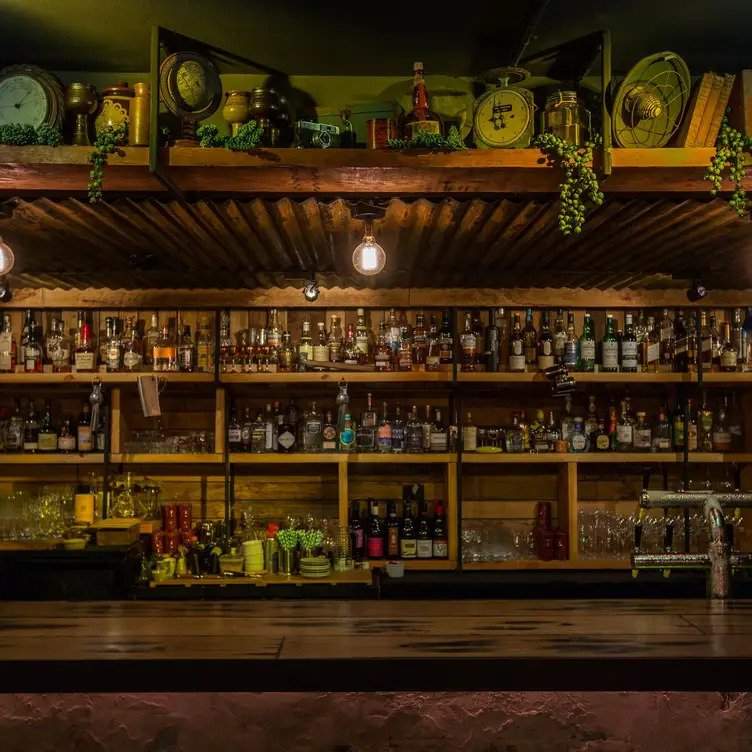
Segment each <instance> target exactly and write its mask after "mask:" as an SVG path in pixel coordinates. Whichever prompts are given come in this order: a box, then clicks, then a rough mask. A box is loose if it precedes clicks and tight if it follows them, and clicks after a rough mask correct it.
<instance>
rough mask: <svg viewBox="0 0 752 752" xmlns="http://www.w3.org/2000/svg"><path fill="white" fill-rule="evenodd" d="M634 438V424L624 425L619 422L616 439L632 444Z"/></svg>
mask: <svg viewBox="0 0 752 752" xmlns="http://www.w3.org/2000/svg"><path fill="white" fill-rule="evenodd" d="M633 439H634V436H633V433H632V426H630V425H622V424H619V425H618V426H616V441H617V442H618V443H619V444H621V445H622V446H624V445H629V446H632V441H633Z"/></svg>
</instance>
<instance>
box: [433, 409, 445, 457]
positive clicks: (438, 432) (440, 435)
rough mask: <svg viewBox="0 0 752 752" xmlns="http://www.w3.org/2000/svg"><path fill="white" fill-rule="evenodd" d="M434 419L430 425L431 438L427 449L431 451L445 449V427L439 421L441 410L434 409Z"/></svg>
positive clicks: (443, 450)
mask: <svg viewBox="0 0 752 752" xmlns="http://www.w3.org/2000/svg"><path fill="white" fill-rule="evenodd" d="M434 414H435V420H434V422H433V423H432V425H431V439H430V442H431V443H430V447H429V450H430V451H431V452H446V451H447V429H446V426H444V424H443V423H442V422H441V410H436V411H435V413H434Z"/></svg>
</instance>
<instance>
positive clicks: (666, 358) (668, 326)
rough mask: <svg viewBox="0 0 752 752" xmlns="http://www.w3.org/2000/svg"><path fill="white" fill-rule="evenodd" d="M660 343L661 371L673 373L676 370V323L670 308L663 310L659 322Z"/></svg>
mask: <svg viewBox="0 0 752 752" xmlns="http://www.w3.org/2000/svg"><path fill="white" fill-rule="evenodd" d="M658 341H659V348H660V367H661V370H663V371H671V370H673V368H674V322H673V320H672V318H671V316H670V314H669V312H668V308H664V309H663V313H662V315H661V320H660V321H659V322H658Z"/></svg>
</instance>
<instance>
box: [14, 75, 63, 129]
mask: <svg viewBox="0 0 752 752" xmlns="http://www.w3.org/2000/svg"><path fill="white" fill-rule="evenodd" d="M64 112H65V110H64V107H63V87H62V86H61V85H60V82H59V81H58V80H57V79H56V78H55V77H54V76H53V75H51V74H50V73H48V72H47V71H45V70H42V68H38V67H37V66H36V65H9V66H8V67H7V68H3V69H2V70H0V125H11V124H13V123H18V124H20V125H31V126H33V127H35V128H37V127H39V126H40V125H49V126H52V127H53V128H58V129H60V128H61V127H62V125H63V116H64Z"/></svg>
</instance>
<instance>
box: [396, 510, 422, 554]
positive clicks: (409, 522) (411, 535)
mask: <svg viewBox="0 0 752 752" xmlns="http://www.w3.org/2000/svg"><path fill="white" fill-rule="evenodd" d="M399 538H400V556H401V557H402V558H403V559H415V558H416V557H417V555H418V541H417V538H416V530H415V520H414V519H413V510H412V502H411V501H410V500H409V498H405V497H404V496H403V503H402V524H401V526H400V531H399Z"/></svg>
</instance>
